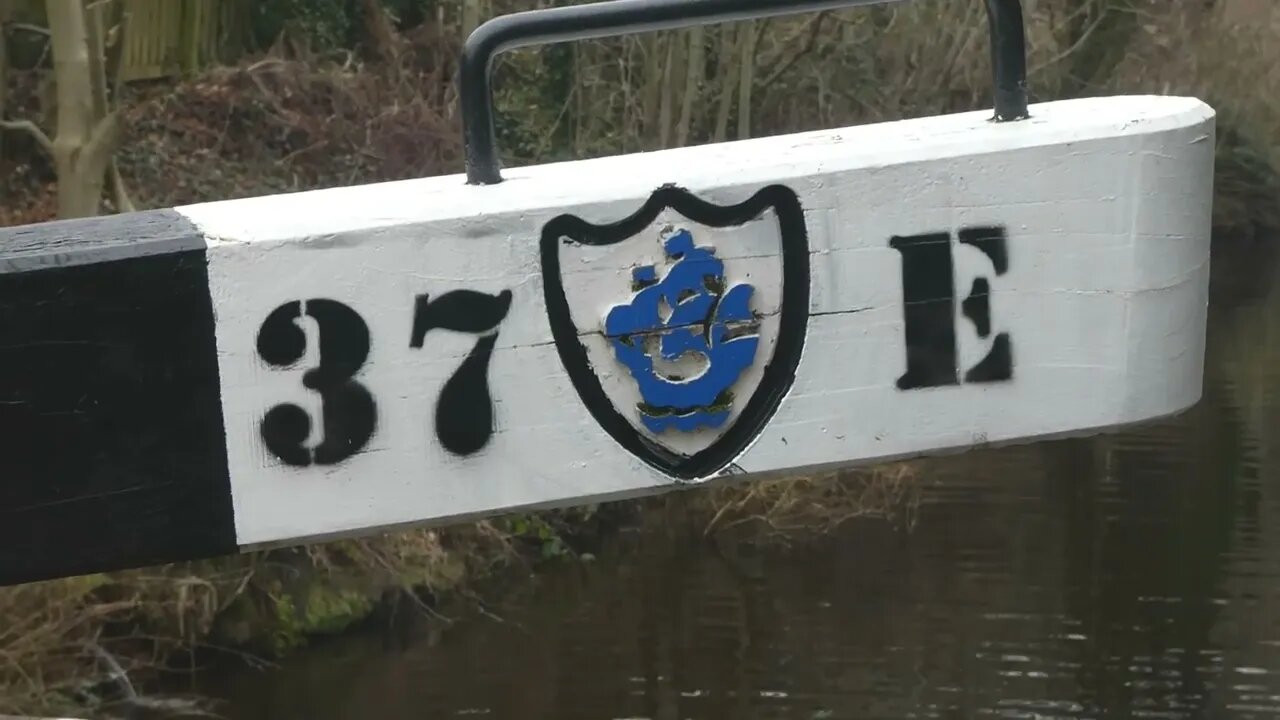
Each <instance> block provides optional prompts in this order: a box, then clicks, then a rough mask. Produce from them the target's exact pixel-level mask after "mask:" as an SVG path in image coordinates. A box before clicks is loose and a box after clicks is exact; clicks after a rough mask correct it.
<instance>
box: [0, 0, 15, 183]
mask: <svg viewBox="0 0 1280 720" xmlns="http://www.w3.org/2000/svg"><path fill="white" fill-rule="evenodd" d="M12 11H13V7H12V6H11V5H6V4H3V3H0V120H4V115H5V110H6V108H8V107H9V27H8V25H7V24H6V23H8V22H9V13H10V12H12ZM3 159H4V131H3V130H0V160H3Z"/></svg>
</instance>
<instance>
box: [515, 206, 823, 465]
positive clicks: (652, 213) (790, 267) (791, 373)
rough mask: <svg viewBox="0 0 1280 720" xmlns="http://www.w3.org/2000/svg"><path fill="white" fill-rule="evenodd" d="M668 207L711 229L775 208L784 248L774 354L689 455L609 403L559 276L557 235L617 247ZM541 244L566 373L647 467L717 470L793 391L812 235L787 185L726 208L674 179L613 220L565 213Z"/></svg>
mask: <svg viewBox="0 0 1280 720" xmlns="http://www.w3.org/2000/svg"><path fill="white" fill-rule="evenodd" d="M668 208H670V209H671V210H674V211H676V212H678V213H680V214H681V215H683V216H685V217H686V218H688V219H689V220H691V221H693V222H695V223H699V224H702V225H705V226H708V227H716V228H725V227H736V226H740V225H744V224H746V223H747V222H750V221H751V220H755V219H756V218H758V217H760V216H761V215H762V214H764V212H765V211H766V210H769V209H773V210H774V212H775V214H776V215H777V218H778V234H779V239H780V242H781V246H782V303H781V307H780V312H779V318H778V336H777V341H776V342H775V344H774V349H773V355H772V356H771V357H770V358H769V359H768V361H767V363H766V365H765V368H764V372H763V373H762V375H761V378H760V383H759V385H758V386H757V387H756V388H755V390H754V391H753V392H752V394H751V397H750V398H749V399H748V400H747V404H746V406H745V407H743V409H742V412H741V413H740V414H739V415H738V417H737V418H736V419H735V420H734V422H733V424H732V425H731V426H730V427H729V429H728V430H727V431H725V433H724V434H723V435H721V436H720V437H719V438H717V439H716V440H715V442H713V443H711V444H710V445H708V446H707V447H705V448H703V449H702V450H699V451H698V452H696V453H694V454H692V455H684V454H681V453H677V452H674V451H672V450H669V449H667V448H666V447H663V446H662V445H660V444H659V443H657V442H655V441H653V440H651V439H650V438H648V437H646V436H645V435H644V434H643V433H641V432H640V430H638V429H637V428H636V426H635V425H633V424H632V423H631V421H629V420H628V419H627V418H626V417H625V416H624V415H623V414H622V413H621V412H619V410H618V408H617V407H615V406H614V404H613V402H611V400H610V399H609V396H608V395H607V394H606V393H605V391H604V387H603V386H602V385H601V384H600V379H599V377H598V376H597V375H596V373H595V370H594V368H593V367H592V365H591V361H590V358H589V356H588V354H587V349H586V347H584V346H583V344H582V343H581V342H580V341H579V339H578V328H577V326H575V325H574V323H573V316H572V314H571V313H570V311H569V301H568V298H567V297H566V295H565V290H564V283H563V278H562V276H561V274H560V245H561V241H562V240H563V241H564V242H565V244H569V243H573V244H577V245H588V246H607V245H614V244H617V243H620V242H623V241H625V240H629V239H632V238H634V237H635V236H636V235H637V234H638V233H640V232H641V231H642V230H644V229H645V228H646V227H648V226H649V224H650V223H652V222H653V221H654V220H655V219H656V218H657V217H658V215H659V213H661V212H662V211H663V210H664V209H668ZM539 249H540V254H541V261H542V287H543V295H544V298H545V301H546V305H547V317H548V320H549V321H550V324H551V335H552V338H553V339H554V340H555V344H556V350H557V352H558V353H559V355H560V362H561V364H562V365H563V366H564V369H565V372H566V373H567V374H568V375H569V379H570V381H571V382H572V383H573V386H574V389H575V390H577V392H578V395H579V397H581V398H582V401H583V404H585V405H586V407H587V410H588V411H589V412H590V413H591V415H592V416H593V417H594V418H595V419H596V422H598V423H599V424H600V426H601V427H602V428H604V430H605V432H607V433H609V435H610V436H612V437H613V439H614V440H615V441H616V442H617V443H618V444H619V445H621V446H622V447H623V448H624V449H626V450H628V451H629V452H631V453H632V454H633V455H635V456H636V457H637V458H639V459H640V460H642V461H644V462H645V463H647V464H648V465H650V466H651V467H653V468H655V469H657V470H659V471H661V472H663V473H666V474H667V475H670V476H672V477H675V478H677V479H680V480H694V479H697V478H707V477H711V476H713V475H715V474H717V473H718V472H719V471H721V470H723V469H724V468H725V467H726V466H727V465H729V463H731V462H733V460H734V458H736V457H737V456H738V455H739V454H740V453H741V452H742V451H743V450H745V449H746V448H747V446H748V445H750V444H751V441H752V440H754V439H755V438H756V436H757V435H759V434H760V431H761V430H763V429H764V426H765V425H766V424H767V423H768V422H769V420H770V419H771V418H772V417H773V415H774V413H775V412H776V411H777V409H778V406H779V405H780V404H781V403H782V399H783V398H784V397H786V395H787V393H788V392H789V391H790V390H791V386H792V383H794V382H795V374H796V369H797V368H798V367H799V365H800V357H801V355H802V354H803V351H804V342H805V336H806V335H807V332H808V324H809V233H808V228H807V226H806V224H805V218H804V209H803V208H802V207H801V205H800V198H799V197H798V196H797V195H796V193H795V191H794V190H792V189H791V188H789V187H786V186H785V185H777V184H775V185H769V186H766V187H764V188H762V189H761V190H759V191H758V192H756V193H755V194H754V195H752V196H751V197H750V198H748V199H747V200H745V201H743V202H741V203H738V204H737V205H727V206H726V205H716V204H714V203H711V202H708V201H706V200H702V199H701V198H699V197H697V196H696V195H694V194H693V193H691V192H689V191H687V190H685V189H684V188H681V187H678V186H676V185H664V186H662V187H660V188H658V189H657V190H656V191H654V193H653V194H652V195H650V196H649V199H648V200H647V201H646V202H645V204H644V205H643V206H642V207H641V208H640V209H639V210H637V211H636V212H635V213H634V214H632V215H630V216H629V217H626V218H624V219H622V220H619V221H617V222H614V223H609V224H605V225H597V224H594V223H590V222H587V221H586V220H583V219H582V218H580V217H578V216H576V215H569V214H565V215H559V216H557V217H555V218H553V219H552V220H550V221H548V222H547V224H546V225H544V226H543V228H542V239H541V244H540V248H539Z"/></svg>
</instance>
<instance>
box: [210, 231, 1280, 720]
mask: <svg viewBox="0 0 1280 720" xmlns="http://www.w3.org/2000/svg"><path fill="white" fill-rule="evenodd" d="M1261 247H1262V246H1257V247H1240V246H1231V245H1230V244H1228V243H1226V242H1224V243H1221V247H1220V248H1218V249H1217V250H1216V251H1215V252H1216V253H1217V254H1216V256H1215V261H1214V276H1215V280H1214V299H1213V304H1212V305H1213V310H1212V313H1211V315H1212V318H1211V328H1210V348H1211V349H1210V352H1209V358H1208V363H1207V364H1208V370H1207V379H1206V392H1205V398H1204V401H1203V402H1202V403H1201V404H1200V405H1199V406H1198V407H1197V408H1195V409H1194V410H1193V411H1191V412H1189V413H1187V414H1185V415H1183V416H1181V417H1179V418H1177V419H1175V420H1171V421H1168V422H1164V423H1161V424H1158V425H1155V426H1151V427H1146V428H1143V429H1141V430H1137V431H1131V432H1128V433H1126V434H1124V435H1118V436H1109V437H1102V438H1093V439H1087V440H1070V441H1062V442H1053V443H1043V444H1038V445H1034V446H1026V447H1021V448H1010V449H1003V450H993V451H984V452H979V453H972V454H969V455H966V456H961V457H957V458H951V459H948V460H947V461H945V462H939V463H937V465H936V469H937V474H936V475H933V476H931V478H930V487H929V490H928V491H927V493H926V495H925V505H924V506H923V507H922V508H921V513H920V517H919V522H918V525H917V528H916V530H915V531H914V532H911V533H909V534H907V533H902V532H898V531H895V530H893V529H892V528H890V527H887V526H884V525H880V524H878V523H874V522H864V523H855V524H853V525H850V526H848V527H847V528H846V530H845V531H843V532H842V533H841V534H840V535H839V536H837V537H832V538H830V539H829V540H827V541H824V542H823V543H821V544H820V545H819V546H817V547H811V548H805V549H804V550H802V551H792V552H769V551H756V552H748V550H747V549H744V548H738V549H737V550H735V551H734V552H731V553H723V552H719V553H718V552H716V551H715V550H714V549H713V548H711V547H710V546H708V545H706V544H702V543H697V542H693V541H691V540H689V539H688V538H687V537H686V536H685V535H684V534H683V533H682V532H680V531H677V530H673V531H671V532H670V533H668V534H666V535H663V534H660V533H654V532H650V533H644V534H641V535H639V536H636V537H624V538H621V539H619V540H618V541H616V542H614V543H612V544H611V545H610V547H608V548H606V549H605V550H604V551H603V552H602V553H601V556H600V557H599V559H598V560H597V561H596V562H594V563H589V564H583V565H579V566H572V567H565V568H563V569H561V570H558V571H555V572H552V573H549V574H547V575H546V576H544V577H543V578H542V579H541V580H540V583H539V585H538V586H537V588H536V590H534V591H531V592H527V593H523V594H522V595H521V596H520V597H519V598H517V599H515V600H512V601H510V602H507V603H505V604H502V605H499V606H497V607H495V608H494V611H495V612H496V613H497V614H498V615H501V616H502V617H503V618H504V619H505V622H498V621H496V620H493V619H489V618H483V617H480V618H475V619H469V620H466V621H464V622H461V623H459V624H458V625H457V626H455V627H453V628H452V629H450V630H449V631H448V632H447V633H444V634H443V635H433V634H430V633H427V632H423V631H420V630H407V631H404V632H403V633H401V634H399V635H398V636H397V637H395V638H394V641H392V642H388V638H387V637H386V636H385V635H378V634H376V633H370V634H368V635H362V636H357V637H351V638H345V639H342V640H339V641H337V642H332V643H328V644H325V645H323V646H321V647H319V648H317V649H315V650H313V651H311V652H309V653H307V654H304V655H302V656H300V657H298V658H296V659H294V660H292V661H291V662H289V663H288V664H287V665H286V666H285V667H283V668H281V669H279V670H274V671H262V672H260V671H253V670H247V669H242V668H240V669H229V670H225V669H224V670H219V671H217V672H213V673H209V674H206V675H202V676H199V677H198V678H197V679H196V689H197V690H198V691H201V692H204V693H209V694H212V695H214V696H216V697H220V698H223V699H225V700H226V703H225V704H224V705H223V706H222V707H221V708H220V711H221V712H222V713H223V714H224V715H226V716H228V717H232V718H245V719H247V720H257V719H259V718H275V719H279V720H285V719H292V718H298V719H299V720H302V719H305V720H330V719H337V718H370V719H371V720H396V719H399V718H415V719H416V718H437V717H441V718H443V717H462V716H465V717H470V716H479V717H491V718H556V719H557V720H576V719H578V718H581V719H583V720H587V719H591V720H609V719H616V718H650V719H652V720H684V719H686V718H698V719H707V720H711V719H714V718H734V719H735V720H749V719H756V718H759V719H761V720H763V719H765V718H799V719H806V720H807V719H811V718H812V719H816V718H859V719H863V718H866V719H870V718H976V717H986V716H991V717H1008V718H1085V717H1087V718H1104V717H1106V718H1112V717H1125V718H1129V717H1133V718H1206V717H1208V718H1272V717H1280V677H1278V674H1280V442H1273V440H1275V439H1276V438H1275V435H1276V434H1277V431H1275V430H1273V428H1274V427H1276V426H1277V421H1278V420H1280V372H1277V368H1278V367H1280V291H1273V290H1271V288H1273V287H1275V282H1274V279H1275V274H1276V261H1275V259H1274V258H1273V257H1271V256H1270V255H1269V254H1268V253H1262V252H1261Z"/></svg>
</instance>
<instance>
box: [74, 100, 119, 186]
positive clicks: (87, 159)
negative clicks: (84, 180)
mask: <svg viewBox="0 0 1280 720" xmlns="http://www.w3.org/2000/svg"><path fill="white" fill-rule="evenodd" d="M123 135H124V123H123V122H121V120H120V111H119V110H112V111H111V112H110V113H108V114H107V116H106V117H104V118H102V120H101V121H100V122H99V123H98V124H97V125H95V126H94V128H93V132H92V133H90V135H89V142H87V143H85V144H84V149H83V150H82V151H81V155H80V157H81V158H82V160H81V168H82V171H83V172H85V173H91V174H93V175H94V176H95V177H100V176H101V175H102V174H103V173H105V172H106V171H107V163H108V162H110V160H111V156H112V154H113V153H115V151H116V148H117V147H119V146H120V140H121V138H122V136H123Z"/></svg>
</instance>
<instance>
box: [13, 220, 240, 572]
mask: <svg viewBox="0 0 1280 720" xmlns="http://www.w3.org/2000/svg"><path fill="white" fill-rule="evenodd" d="M156 256H170V257H172V258H173V261H174V262H175V263H182V262H186V261H189V262H194V263H196V264H197V265H198V267H199V270H198V281H199V283H200V284H202V287H203V302H202V303H200V307H199V308H198V317H194V318H193V319H194V320H195V322H196V323H197V324H198V325H199V326H200V328H199V332H201V334H207V335H208V337H209V342H210V347H209V350H210V353H211V364H210V367H209V370H208V374H209V377H208V378H207V381H208V383H210V384H211V385H212V386H213V387H214V388H216V392H217V402H216V403H214V404H213V412H214V413H216V417H212V418H211V419H210V431H211V433H212V435H211V437H210V441H211V446H212V447H214V448H216V449H217V450H216V452H215V453H214V455H216V457H215V456H211V457H209V458H206V460H208V461H209V462H211V463H212V464H213V467H212V468H211V469H212V473H211V477H210V480H211V484H206V485H205V486H204V490H205V495H206V496H205V497H203V498H201V502H205V501H208V500H213V501H214V502H216V503H217V505H218V508H217V509H216V514H218V515H220V517H221V520H220V521H218V522H216V523H215V527H213V528H208V530H210V531H211V532H209V533H208V534H207V537H206V538H204V539H201V540H196V539H194V538H193V539H192V540H191V541H190V542H175V541H174V540H175V539H174V538H172V537H170V538H158V537H153V538H151V539H150V541H149V542H145V543H142V544H137V545H134V546H131V547H120V548H119V549H118V550H114V551H113V552H111V553H110V554H109V555H100V556H98V557H97V558H96V559H94V560H88V559H87V556H86V555H80V554H77V553H75V552H74V551H72V552H68V548H47V547H27V548H22V547H10V548H7V549H6V550H5V552H4V553H0V586H13V585H20V584H25V583H31V582H38V581H46V580H54V579H61V578H66V577H74V576H81V575H89V574H96V573H101V572H112V571H120V570H130V569H136V568H143V567H153V566H157V565H161V564H164V563H171V562H187V561H198V560H206V559H212V558H216V557H221V556H227V555H233V554H236V553H238V552H241V551H242V548H241V547H240V545H239V544H238V537H237V534H236V527H235V513H234V505H233V498H232V486H231V476H230V468H229V457H228V454H227V435H226V418H225V415H224V413H223V408H222V403H221V390H222V383H221V363H220V362H219V361H218V357H217V349H216V348H217V339H216V317H215V311H214V303H213V294H212V288H211V286H210V278H209V275H208V246H207V242H206V238H205V234H204V233H203V231H202V230H201V229H200V227H199V226H198V225H197V224H196V223H195V222H193V221H192V220H190V219H189V218H187V217H186V216H185V215H183V214H182V213H180V212H178V211H177V210H174V209H172V208H166V209H159V210H147V211H141V212H131V213H122V214H116V215H108V216H99V217H92V218H83V219H73V220H56V221H51V222H44V223H37V224H30V225H18V226H9V227H0V278H5V277H14V276H16V275H40V276H44V275H45V274H46V273H49V274H51V275H57V274H58V272H57V271H59V270H65V269H69V268H78V267H81V266H88V265H111V264H115V263H122V264H123V263H129V262H130V261H133V260H140V259H146V258H154V257H156ZM105 269H106V268H103V270H105ZM3 334H4V329H3V328H0V337H3ZM214 436H216V437H214ZM155 509H156V510H158V511H160V512H166V513H174V514H177V515H179V516H184V515H185V516H188V517H187V519H185V520H184V519H183V518H182V517H179V518H178V519H177V520H176V521H175V524H179V523H186V524H188V525H191V524H195V525H200V524H203V523H204V522H205V521H207V520H208V519H209V514H208V512H201V511H200V510H199V508H195V507H190V502H189V501H185V500H180V499H179V501H177V502H172V503H170V504H168V505H167V506H164V507H159V508H155ZM15 510H16V511H17V512H22V509H14V508H0V518H3V519H5V520H6V521H11V518H9V517H5V516H6V511H7V512H14V511H15ZM128 521H129V518H127V517H123V518H122V517H118V516H117V517H109V516H103V517H101V522H100V523H93V525H95V527H89V528H83V527H82V528H80V529H79V530H78V531H77V532H76V533H74V534H77V535H80V536H82V537H83V536H84V535H85V534H86V532H87V533H90V534H92V533H99V535H98V536H99V537H101V534H112V533H113V523H117V522H128ZM14 552H19V553H22V552H25V553H30V554H32V555H36V556H37V557H38V558H39V563H38V565H37V566H36V567H31V566H29V565H28V566H27V567H26V568H25V569H21V570H19V569H16V568H14V567H11V566H9V564H8V558H6V557H5V555H6V554H11V553H14ZM87 555H92V553H89V554H87ZM24 564H25V563H24Z"/></svg>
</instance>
